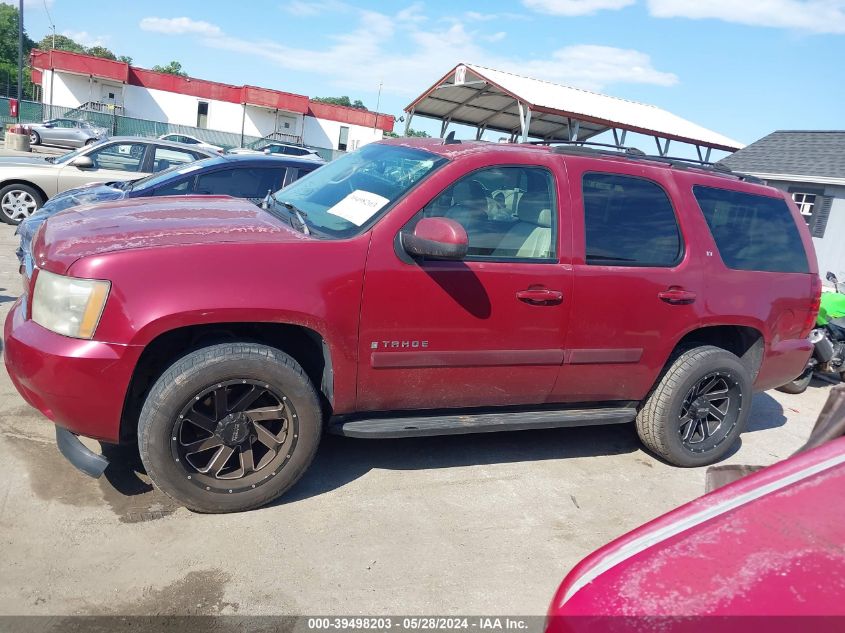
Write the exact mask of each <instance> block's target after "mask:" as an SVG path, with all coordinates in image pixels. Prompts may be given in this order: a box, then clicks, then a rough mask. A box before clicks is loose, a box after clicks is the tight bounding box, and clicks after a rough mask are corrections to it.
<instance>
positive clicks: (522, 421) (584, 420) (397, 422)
mask: <svg viewBox="0 0 845 633" xmlns="http://www.w3.org/2000/svg"><path fill="white" fill-rule="evenodd" d="M636 416H637V410H636V409H634V408H633V407H619V408H606V409H554V410H550V409H544V410H539V411H538V410H534V411H502V412H493V413H491V412H489V411H488V412H486V413H462V414H456V415H448V414H444V415H400V416H393V417H388V416H385V415H382V416H379V417H370V418H357V419H342V420H339V421H337V422H333V423H331V424H330V425H329V429H328V430H329V432H330V433H335V434H337V435H344V436H346V437H360V438H370V439H383V438H395V437H424V436H429V435H457V434H461V433H491V432H494V431H523V430H528V429H550V428H556V427H567V426H592V425H597V424H624V423H626V422H632V421H633V420H634V418H635V417H636Z"/></svg>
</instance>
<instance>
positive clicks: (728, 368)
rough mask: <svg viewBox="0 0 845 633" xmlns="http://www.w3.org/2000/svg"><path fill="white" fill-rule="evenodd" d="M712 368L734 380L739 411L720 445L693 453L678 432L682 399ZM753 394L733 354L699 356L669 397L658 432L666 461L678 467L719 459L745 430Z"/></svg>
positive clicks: (698, 464)
mask: <svg viewBox="0 0 845 633" xmlns="http://www.w3.org/2000/svg"><path fill="white" fill-rule="evenodd" d="M715 371H721V372H725V373H727V374H729V375H730V376H731V377H732V378H733V379H734V380H736V382H737V384H738V385H739V388H740V392H741V397H740V411H739V414H738V416H737V420H736V424H735V425H734V427H733V429H731V431H730V432H729V433H728V435H727V436H726V437H725V439H724V440H723V441H722V442H721V443H720V444H719V445H717V446H716V447H715V448H713V449H711V450H709V451H707V452H704V453H695V452H693V451H690V450H689V449H688V448H686V447H685V446H684V444H683V441H682V440H681V436H680V433H679V431H678V425H679V421H680V414H681V407H682V405H683V402H684V398H685V397H686V395H687V393H688V392H689V390H690V389H692V387H693V385H695V383H696V382H698V381H699V380H701V378H703V377H704V376H705V375H707V374H709V373H712V372H715ZM753 397H754V391H753V386H752V382H751V378H750V376H749V375H748V370H747V369H746V368H745V366H744V365H743V364H742V362H741V361H740V360H739V358H737V357H736V356H735V355H734V354H731V353H730V352H726V351H722V350H719V351H718V352H714V353H712V354H708V355H707V357H706V358H702V359H701V360H700V361H699V362H698V363H696V365H695V367H694V368H693V369H691V370H689V371H687V372H685V375H684V376H683V377H682V378H681V380H680V382H679V384H678V386H677V388H676V389H675V390H674V392H673V393H672V394H671V395H670V397H669V406H668V407H667V416H666V419H664V420H663V424H662V425H661V429H660V434H661V435H662V436H663V437H662V438H661V439H662V441H663V445H664V446H665V447H666V448H667V450H668V455H667V458H668V459H669V461H671V462H672V463H673V464H676V465H679V466H685V467H696V466H706V465H709V464H713V463H715V462H717V461H719V460H720V459H722V457H724V456H725V455H726V454H727V453H728V452H729V451H730V450H731V448H732V447H733V446H734V444H735V443H736V441H737V440H738V439H739V436H740V435H741V434H742V432H743V431H744V430H745V426H746V424H747V422H748V417H749V415H750V414H751V401H752V399H753Z"/></svg>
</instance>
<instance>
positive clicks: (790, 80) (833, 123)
mask: <svg viewBox="0 0 845 633" xmlns="http://www.w3.org/2000/svg"><path fill="white" fill-rule="evenodd" d="M4 1H8V0H4ZM45 2H46V6H47V7H48V9H49V13H50V16H51V17H52V21H53V22H54V23H55V25H56V30H57V31H58V32H59V33H65V34H67V35H69V36H71V37H74V38H75V39H77V40H79V41H81V42H83V43H85V44H87V45H92V44H95V43H96V44H103V45H105V46H108V47H109V48H111V49H112V50H113V51H114V52H115V53H116V54H118V55H121V54H122V55H130V56H131V57H133V59H134V60H135V64H136V65H138V66H144V67H150V66H152V65H154V64H157V63H159V64H161V63H166V62H168V61H170V60H172V59H175V60H178V61H180V62H181V63H182V65H183V67H184V69H185V70H186V71H187V72H188V73H189V74H191V75H192V76H195V77H201V78H204V79H210V80H215V81H222V82H227V83H233V84H254V85H258V86H266V87H269V88H276V89H280V90H287V91H291V92H296V93H301V94H307V95H310V96H330V95H332V96H334V95H341V94H347V95H349V96H350V97H351V98H353V99H361V100H363V101H364V103H365V104H366V105H367V106H368V107H370V108H372V109H374V108H375V107H376V99H377V92H378V85H379V82H380V81H381V82H383V91H382V96H381V103H380V105H379V109H380V110H381V111H382V112H387V113H390V114H394V115H396V116H399V115H401V114H402V109H403V107H404V106H406V105H407V104H408V103H409V102H410V101H411V100H412V99H413V98H414V97H415V96H417V95H418V94H419V93H420V92H422V91H423V90H424V89H425V88H427V87H428V86H429V85H430V84H432V83H433V82H434V81H435V80H436V79H437V78H439V77H440V76H441V75H442V74H444V73H445V72H446V71H448V70H449V69H450V68H451V67H452V66H454V65H455V64H456V63H458V62H461V61H463V62H471V63H477V64H482V65H487V66H493V67H496V68H500V69H503V70H510V71H514V72H520V73H522V74H526V75H529V76H533V77H538V78H542V79H548V80H551V81H555V82H558V83H563V84H568V85H574V86H578V87H584V88H588V89H592V90H597V91H601V92H604V93H607V94H611V95H615V96H619V97H624V98H628V99H635V100H638V101H644V102H646V103H652V104H655V105H658V106H661V107H663V108H666V109H667V110H669V111H671V112H674V113H676V114H678V115H680V116H682V117H685V118H688V119H690V120H692V121H694V122H696V123H698V124H700V125H703V126H705V127H709V128H711V129H713V130H716V131H718V132H720V133H722V134H725V135H726V136H729V137H732V138H735V139H736V140H739V141H741V142H745V143H750V142H752V141H754V140H756V139H757V138H759V137H761V136H764V135H765V134H767V133H769V132H770V131H772V130H775V129H842V128H845V121H843V115H845V70H844V69H843V62H845V0H522V1H511V2H504V1H501V2H499V1H488V2H460V1H458V0H452V1H450V2H442V1H438V2H435V1H432V0H429V1H428V2H413V1H410V2H352V1H347V0H312V1H307V0H293V1H288V2H280V1H273V0H266V1H265V0H249V1H246V0H244V1H242V2H213V1H208V0H205V1H199V0H182V1H177V2H174V1H172V0H171V1H170V2H162V1H158V0H145V1H144V2H126V1H124V2H115V1H114V0H110V1H101V0H86V1H85V2H84V3H83V2H78V1H76V2H73V1H71V0H27V2H26V7H27V9H26V19H25V23H26V28H27V31H28V33H29V34H30V36H31V37H33V39H36V40H38V39H40V38H41V37H42V36H43V35H45V34H46V33H48V32H49V22H48V19H47V15H46V12H45ZM414 126H415V127H422V128H424V129H428V130H429V131H432V132H433V131H435V130H436V129H439V128H435V125H434V124H431V123H429V124H425V123H424V120H420V119H415V120H414ZM649 149H653V148H649Z"/></svg>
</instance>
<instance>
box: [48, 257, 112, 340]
mask: <svg viewBox="0 0 845 633" xmlns="http://www.w3.org/2000/svg"><path fill="white" fill-rule="evenodd" d="M110 287H111V283H110V282H108V281H101V280H98V279H77V278H75V277H65V276H64V275H56V274H55V273H51V272H48V271H46V270H39V271H38V277H36V278H35V290H34V291H33V297H32V320H33V321H35V322H36V323H37V324H38V325H40V326H42V327H45V328H47V329H48V330H52V331H53V332H56V333H57V334H63V335H65V336H71V337H73V338H85V339H90V338H91V337H92V336H94V330H96V329H97V323H98V322H99V321H100V315H101V314H102V313H103V308H104V307H105V305H106V298H107V297H108V296H109V288H110Z"/></svg>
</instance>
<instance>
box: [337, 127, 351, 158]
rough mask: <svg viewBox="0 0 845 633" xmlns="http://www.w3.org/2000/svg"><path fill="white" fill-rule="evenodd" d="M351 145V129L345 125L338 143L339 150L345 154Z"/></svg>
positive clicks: (341, 129)
mask: <svg viewBox="0 0 845 633" xmlns="http://www.w3.org/2000/svg"><path fill="white" fill-rule="evenodd" d="M348 145H349V128H348V127H346V126H345V125H342V126H341V127H340V138H339V139H338V141H337V148H338V149H339V150H340V151H342V152H345V151H346V147H347V146H348Z"/></svg>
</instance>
